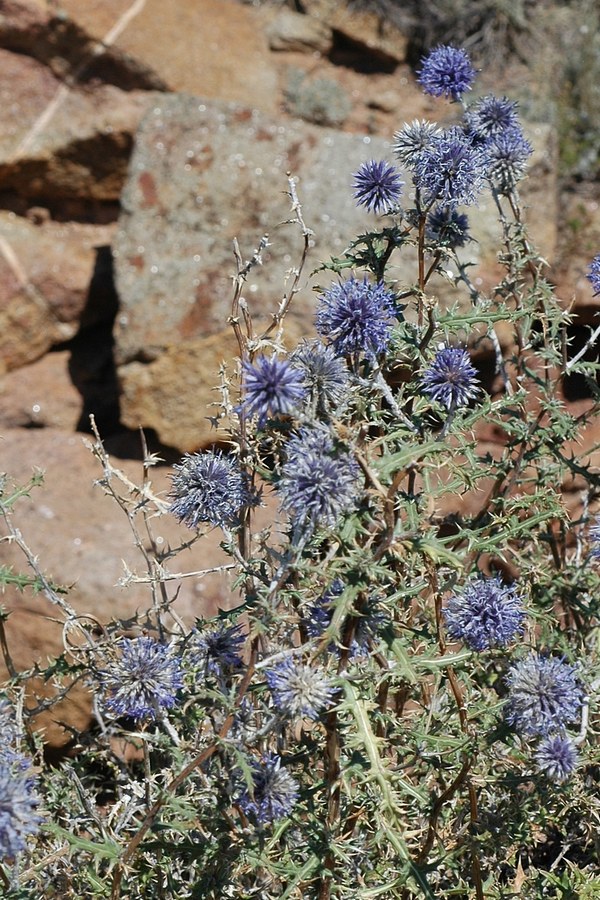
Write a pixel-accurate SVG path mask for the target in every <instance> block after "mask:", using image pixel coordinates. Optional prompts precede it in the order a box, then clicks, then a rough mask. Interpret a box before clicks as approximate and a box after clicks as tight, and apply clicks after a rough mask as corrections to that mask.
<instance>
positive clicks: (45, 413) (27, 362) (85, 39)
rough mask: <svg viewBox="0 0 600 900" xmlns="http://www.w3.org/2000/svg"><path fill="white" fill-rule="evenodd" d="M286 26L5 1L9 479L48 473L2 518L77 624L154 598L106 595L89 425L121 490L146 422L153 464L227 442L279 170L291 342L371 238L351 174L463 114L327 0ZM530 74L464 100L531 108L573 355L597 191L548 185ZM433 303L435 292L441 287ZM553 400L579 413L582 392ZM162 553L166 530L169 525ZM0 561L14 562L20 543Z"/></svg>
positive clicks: (35, 622)
mask: <svg viewBox="0 0 600 900" xmlns="http://www.w3.org/2000/svg"><path fill="white" fill-rule="evenodd" d="M303 8H304V10H305V14H300V13H297V12H293V11H292V10H291V9H290V8H288V7H287V6H285V5H282V4H266V5H260V6H250V5H246V4H243V3H240V2H236V0H195V2H190V0H161V2H159V0H134V2H131V0H87V2H85V3H81V2H80V0H0V98H1V101H2V104H1V105H2V110H3V114H4V115H3V118H4V121H3V126H4V127H3V129H2V133H1V135H0V375H1V381H0V435H1V437H0V469H1V470H2V471H6V472H8V473H9V474H10V476H11V477H12V478H15V479H16V480H21V479H26V478H27V477H28V475H29V474H30V473H31V470H32V468H33V467H35V466H37V467H40V468H42V469H44V470H45V471H46V481H45V485H44V487H42V488H39V489H36V490H35V491H34V493H33V494H32V497H31V499H30V500H27V501H25V502H23V503H22V504H21V506H20V507H19V510H18V514H17V523H18V525H19V527H20V528H21V530H22V531H23V533H24V534H25V535H26V537H27V539H28V541H29V544H30V546H31V548H32V550H33V552H34V553H35V554H37V555H38V556H39V558H40V562H41V564H42V566H43V567H44V569H45V570H46V571H47V572H48V573H49V574H50V575H51V576H52V577H53V578H54V580H55V581H56V582H58V583H61V584H69V585H72V591H71V594H70V600H71V602H72V603H73V605H74V606H75V607H76V608H77V609H78V610H80V611H81V612H87V611H89V610H93V611H94V614H95V615H96V616H98V618H100V619H103V620H104V619H108V618H110V617H113V616H123V617H126V616H128V615H130V614H132V613H133V612H134V611H135V610H136V609H142V608H144V607H146V606H147V605H148V602H149V601H148V589H147V586H146V585H144V584H133V585H129V586H128V587H127V588H124V587H118V586H116V584H117V582H118V580H119V578H120V577H121V575H122V573H123V564H122V562H121V560H122V559H124V560H125V562H126V564H127V565H128V566H129V567H132V568H133V567H138V568H139V565H140V559H139V556H136V551H135V548H134V546H133V542H132V537H131V532H130V529H129V526H128V523H127V520H126V518H125V517H124V516H123V514H122V513H120V512H119V510H118V509H116V507H114V505H113V506H112V507H111V501H110V500H109V499H108V498H106V497H104V496H103V495H102V490H101V489H100V488H98V487H94V485H93V482H94V480H95V479H98V478H99V477H100V476H101V474H102V473H101V470H100V467H99V464H98V462H97V460H95V459H94V458H93V456H92V454H91V452H90V451H89V449H87V448H86V447H85V446H84V442H83V437H84V434H85V433H86V432H87V431H89V415H90V414H91V413H93V414H94V415H95V418H96V421H97V423H98V426H99V429H100V432H101V433H102V435H103V436H104V438H105V439H106V446H107V449H108V450H109V451H110V452H111V453H112V454H114V457H115V459H116V460H117V464H118V466H119V467H120V468H121V469H122V470H123V472H124V473H125V474H126V475H127V476H129V477H130V478H131V479H133V480H139V479H140V478H141V463H140V461H139V460H140V439H139V434H138V431H137V430H138V428H139V427H140V426H141V427H143V428H144V429H145V430H146V433H147V435H148V441H149V443H150V445H151V448H152V449H156V450H158V451H159V452H160V454H161V456H162V457H163V458H164V460H165V463H166V464H172V463H173V462H174V461H175V460H177V459H178V458H179V456H180V454H181V452H182V451H190V450H194V449H197V448H200V447H202V446H206V445H207V444H209V443H211V442H213V441H215V440H216V439H218V437H219V434H218V433H216V432H215V431H214V430H211V426H210V423H209V421H208V418H207V417H208V416H210V414H211V411H212V410H211V404H212V403H214V401H215V392H214V385H215V382H216V378H217V373H218V370H219V366H220V363H221V361H222V360H224V359H229V360H231V359H232V358H233V356H234V355H235V345H234V342H233V338H232V335H231V333H230V331H229V330H228V328H227V325H226V320H227V316H228V312H229V307H230V302H231V294H232V288H231V276H232V275H233V274H234V273H235V259H234V256H233V252H232V242H233V240H234V238H237V240H238V241H239V245H240V248H241V252H242V254H243V256H244V257H245V258H247V257H248V256H249V255H250V254H251V253H252V251H253V249H254V248H255V247H256V246H257V244H258V242H259V240H260V238H261V236H262V235H263V234H265V233H268V234H269V236H270V238H269V239H270V244H271V246H270V247H269V249H268V250H267V251H266V252H265V254H264V263H265V265H264V266H263V268H261V269H260V270H256V277H255V278H254V279H253V281H252V282H250V283H249V284H248V288H247V292H246V298H247V300H248V302H249V304H250V305H251V309H252V313H253V316H254V317H255V319H256V321H257V322H260V321H268V319H269V316H270V314H271V313H272V312H273V311H274V309H276V307H277V304H278V302H279V300H280V298H281V292H282V287H283V285H284V281H285V276H286V272H287V271H288V270H289V269H290V267H292V266H294V265H296V264H297V262H298V260H299V258H300V252H301V247H302V241H301V236H300V233H299V231H298V230H297V229H296V228H294V227H292V226H291V225H286V224H282V223H285V222H286V220H287V219H288V218H289V199H288V197H287V195H286V190H287V176H286V173H287V172H291V173H293V175H294V176H295V177H296V178H297V179H298V192H299V195H300V200H301V202H302V203H303V207H304V216H305V219H306V222H307V224H308V225H309V227H310V228H312V229H313V231H314V239H313V241H312V242H311V254H310V258H309V261H308V264H307V267H306V270H305V272H306V273H307V274H306V277H305V278H304V280H303V282H302V285H301V288H302V289H301V291H300V293H299V295H298V297H297V302H296V304H295V306H294V308H293V310H292V313H291V316H290V320H289V329H288V336H289V339H291V340H294V341H295V340H297V339H298V337H299V336H301V335H303V334H309V333H310V331H311V327H312V310H313V305H314V293H313V291H312V288H313V287H314V286H315V284H318V283H319V278H320V279H321V280H322V279H323V278H324V275H323V274H321V275H320V276H312V277H311V276H310V275H309V274H308V273H310V272H311V271H312V270H313V269H315V268H316V267H317V266H318V265H319V263H320V261H322V260H324V259H327V258H328V257H329V256H331V255H336V254H339V253H340V252H341V251H342V250H343V249H344V247H345V246H346V245H347V243H348V242H349V240H350V239H351V238H352V237H353V236H354V235H355V234H356V233H358V232H360V231H361V230H364V229H366V228H368V227H369V224H373V220H372V218H371V217H369V216H368V215H367V214H366V213H363V212H360V211H359V210H357V209H356V207H355V205H354V202H353V200H352V194H351V189H350V185H351V177H352V173H353V171H355V170H356V169H357V167H358V166H359V165H360V163H361V162H363V161H364V160H365V159H368V158H373V157H374V158H379V157H383V156H388V157H389V156H390V142H391V138H392V135H393V132H394V131H395V130H396V129H398V128H399V127H401V125H402V124H403V122H404V121H408V120H411V119H413V118H415V117H421V116H422V117H426V118H431V119H438V120H440V121H450V120H451V119H452V117H453V115H454V111H453V109H452V107H451V106H450V105H447V104H445V103H443V102H438V101H433V100H431V99H428V98H425V97H424V96H423V95H422V93H421V91H420V90H418V89H417V87H416V85H415V80H414V74H413V71H412V68H411V66H410V65H409V62H408V59H409V56H410V42H409V37H408V36H407V35H405V34H403V33H402V32H401V31H399V30H397V29H396V28H394V27H392V26H391V25H390V24H389V23H386V22H385V21H384V22H382V21H380V20H379V19H378V18H377V16H375V15H374V14H372V13H368V12H357V11H356V10H355V11H354V12H349V11H348V10H347V9H346V8H345V6H344V5H343V4H340V3H337V2H329V0H303ZM530 77H535V76H531V75H530V74H528V73H527V71H526V70H525V68H524V66H523V65H522V64H521V63H518V62H515V63H514V65H513V66H511V68H510V69H509V70H506V71H502V70H501V71H500V72H499V70H498V68H497V67H496V68H495V69H494V71H490V72H485V71H484V72H483V73H482V81H481V86H480V87H481V90H490V89H493V90H494V91H495V92H496V93H502V92H506V93H509V94H511V96H516V97H517V98H518V99H520V100H521V101H522V106H523V109H524V110H526V111H527V116H528V118H527V121H526V123H525V125H526V130H527V134H528V137H529V139H530V140H531V142H532V143H533V145H534V148H535V154H534V157H533V159H532V167H531V177H530V179H529V180H528V181H527V182H526V184H525V186H524V189H523V199H524V202H525V204H526V205H527V207H528V210H527V217H528V221H529V224H530V228H531V233H532V235H533V237H534V240H535V241H536V243H537V245H538V246H539V247H540V248H541V251H542V253H543V254H544V256H545V257H546V258H547V259H548V261H549V263H550V264H551V266H552V268H551V274H552V277H553V279H554V281H555V283H556V285H557V290H558V293H559V296H560V297H561V298H562V300H563V301H564V303H565V305H567V306H569V307H571V308H572V310H573V312H574V314H575V315H576V317H577V318H576V325H575V327H574V329H573V336H574V337H575V338H576V339H578V340H579V339H582V337H583V336H584V334H585V332H584V330H583V326H585V325H589V324H590V323H591V322H592V321H593V320H594V318H593V317H594V316H595V315H596V313H597V311H598V302H597V299H596V300H594V298H593V297H592V294H591V289H590V286H589V284H588V282H587V281H586V279H585V269H586V266H587V264H588V263H589V260H590V259H591V258H592V256H593V255H595V254H596V253H598V252H600V207H599V203H598V200H599V197H600V190H599V186H598V184H597V183H595V184H594V183H590V184H579V185H577V186H573V185H570V186H569V189H568V190H566V189H565V188H564V185H562V184H561V182H560V179H559V178H558V173H557V158H556V142H555V140H554V137H553V128H552V122H551V120H550V118H548V117H546V118H545V117H544V115H542V114H540V113H539V109H544V108H545V104H544V103H541V104H536V103H535V102H532V98H534V97H535V96H538V95H539V94H540V92H542V93H543V91H544V89H545V86H544V84H543V83H542V82H543V79H540V78H539V76H538V81H537V82H535V81H534V82H533V83H531V82H530V81H529V80H528V79H529V78H530ZM536 109H537V110H538V112H536ZM490 206H491V205H490ZM472 230H473V232H474V233H476V234H477V236H478V241H479V242H478V243H477V244H473V245H472V246H471V248H470V251H469V252H470V253H472V261H473V262H474V264H475V266H476V268H475V270H474V277H475V279H477V281H478V283H479V284H480V285H482V286H483V287H485V286H486V285H491V284H493V283H494V280H495V277H496V275H497V271H498V269H497V261H496V247H497V231H496V226H495V223H494V218H493V210H492V209H491V208H490V207H488V208H486V207H485V206H483V207H482V208H481V209H480V210H479V211H478V212H477V213H474V215H473V222H472ZM402 265H404V266H405V268H402ZM410 265H411V261H410V260H408V261H407V262H406V263H404V264H399V266H398V269H397V272H396V274H397V277H398V279H399V280H403V279H408V280H411V281H412V277H413V276H412V269H411V267H410ZM432 289H433V290H434V291H436V292H437V293H438V294H439V295H440V298H441V299H442V300H444V299H449V298H450V297H449V294H448V288H447V287H446V286H445V284H443V283H441V282H440V283H439V284H434V285H433V286H432ZM567 399H568V400H569V402H574V403H581V402H585V400H582V399H581V396H580V392H578V387H577V385H575V386H574V387H573V390H572V396H570V397H568V398H567ZM487 437H489V438H490V439H493V435H490V436H487ZM593 444H594V436H593V435H592V436H590V446H592V445H593ZM168 472H169V469H168V465H163V466H159V467H157V468H155V469H154V470H153V472H152V476H153V481H154V485H155V489H156V490H157V491H159V492H160V491H163V492H164V491H166V490H168V486H169V480H168ZM157 535H158V537H159V538H160V540H161V541H162V542H171V543H174V542H176V541H177V540H178V539H181V538H182V537H183V536H182V534H181V529H179V528H178V527H177V526H176V524H174V523H173V522H169V521H167V518H166V517H165V518H163V519H161V520H160V521H159V523H158V525H157ZM218 543H219V538H218V536H217V535H215V536H214V537H212V538H211V539H209V541H208V543H207V544H205V545H203V546H202V548H193V549H191V550H189V551H187V552H186V553H185V554H184V555H183V556H182V557H180V559H181V567H182V568H183V567H185V568H186V570H187V571H194V570H197V569H200V568H204V567H205V566H207V565H213V564H214V563H215V562H218V561H219V560H220V553H221V551H220V550H219V547H218ZM1 550H2V561H3V562H8V563H9V564H13V565H15V566H16V567H17V568H23V566H24V562H23V560H22V559H21V558H20V557H19V554H18V553H17V551H16V548H14V547H9V546H7V544H3V545H1ZM228 599H229V598H228V593H227V585H226V581H225V580H224V579H223V578H219V577H217V576H214V577H212V578H210V579H205V580H202V581H200V582H199V581H198V580H197V579H187V580H185V581H184V583H183V586H182V588H181V591H180V593H179V596H178V599H177V608H178V610H179V612H180V614H181V615H183V616H184V617H185V618H186V619H188V620H191V619H193V617H194V616H196V615H200V614H203V613H205V614H206V613H210V612H212V611H214V609H215V608H216V607H217V606H219V605H226V604H227V602H228ZM4 601H5V603H6V605H7V606H8V608H9V609H11V615H10V617H9V620H8V624H7V629H8V633H9V640H10V642H11V646H13V647H15V648H16V649H15V662H16V664H17V665H18V667H21V666H26V665H29V664H30V663H31V660H32V659H33V658H35V657H41V658H43V657H44V656H45V655H46V654H47V653H48V652H51V651H56V649H57V648H59V647H60V646H61V641H62V637H61V629H60V627H59V626H58V625H57V624H55V622H54V619H55V616H54V611H53V609H52V608H51V607H50V606H49V605H47V604H46V603H45V601H44V600H42V599H40V598H39V597H34V598H24V597H23V596H20V595H11V594H10V593H7V594H6V596H5V598H4ZM80 699H81V709H80V712H81V716H82V717H84V718H85V716H87V712H88V709H87V699H86V698H85V696H82V697H81V698H80ZM55 718H56V716H55ZM46 724H47V725H48V723H46ZM49 727H50V726H49ZM51 727H53V728H54V731H53V732H52V735H51V737H52V740H54V741H58V742H60V740H61V737H60V734H61V732H60V729H56V728H55V727H54V726H51Z"/></svg>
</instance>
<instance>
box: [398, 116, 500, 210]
mask: <svg viewBox="0 0 600 900" xmlns="http://www.w3.org/2000/svg"><path fill="white" fill-rule="evenodd" d="M486 147H487V145H486ZM486 147H481V146H478V145H475V144H473V142H472V141H471V140H470V139H469V138H468V136H467V135H466V134H465V133H464V132H463V131H461V130H460V129H459V128H448V129H447V130H446V131H444V132H442V133H441V134H440V135H438V136H437V137H435V138H433V139H432V141H431V143H430V145H429V147H428V148H427V149H426V150H425V151H423V153H421V155H420V156H419V158H418V159H417V161H416V164H415V176H414V180H415V185H416V187H417V188H418V189H419V190H420V191H421V193H422V194H423V199H424V200H425V202H426V203H433V202H434V201H435V200H438V201H439V202H440V203H441V204H443V205H444V206H457V205H459V204H465V205H469V204H473V203H476V202H477V198H478V195H479V193H480V192H481V190H482V189H483V187H484V185H485V176H486V175H487V172H488V166H487V155H486Z"/></svg>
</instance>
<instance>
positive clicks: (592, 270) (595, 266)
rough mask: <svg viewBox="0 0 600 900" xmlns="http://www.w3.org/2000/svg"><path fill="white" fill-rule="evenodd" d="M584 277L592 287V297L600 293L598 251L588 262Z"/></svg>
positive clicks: (599, 258)
mask: <svg viewBox="0 0 600 900" xmlns="http://www.w3.org/2000/svg"><path fill="white" fill-rule="evenodd" d="M586 278H587V279H588V281H589V282H590V284H591V285H592V288H593V289H594V297H595V296H596V294H600V253H598V255H597V256H595V257H594V258H593V260H592V261H591V263H590V264H589V266H588V270H587V275H586Z"/></svg>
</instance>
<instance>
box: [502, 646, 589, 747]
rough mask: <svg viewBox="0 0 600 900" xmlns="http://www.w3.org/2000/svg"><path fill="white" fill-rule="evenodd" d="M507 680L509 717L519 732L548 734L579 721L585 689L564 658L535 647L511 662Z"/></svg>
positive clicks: (562, 729) (507, 716) (561, 730)
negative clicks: (522, 656) (515, 661)
mask: <svg viewBox="0 0 600 900" xmlns="http://www.w3.org/2000/svg"><path fill="white" fill-rule="evenodd" d="M506 681H507V684H508V701H507V713H506V719H507V721H508V722H509V724H511V725H512V726H513V727H514V728H515V730H516V731H517V732H519V734H521V735H524V736H525V735H538V734H539V735H543V736H546V735H548V734H552V733H553V732H563V731H564V728H565V725H567V724H568V723H569V722H574V721H576V719H577V716H578V714H579V711H580V709H581V704H582V700H583V691H582V689H581V686H580V684H579V681H578V678H577V672H576V670H575V667H574V666H571V665H569V663H567V662H565V661H564V660H563V659H559V658H557V657H554V656H540V655H539V654H538V653H535V652H533V651H532V652H531V653H530V654H529V656H526V657H525V659H523V660H521V661H520V662H517V663H515V665H513V666H511V668H510V669H509V671H508V675H507V677H506Z"/></svg>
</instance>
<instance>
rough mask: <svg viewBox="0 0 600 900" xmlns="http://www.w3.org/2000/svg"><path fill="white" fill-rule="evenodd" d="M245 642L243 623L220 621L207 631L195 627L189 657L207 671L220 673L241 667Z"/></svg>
mask: <svg viewBox="0 0 600 900" xmlns="http://www.w3.org/2000/svg"><path fill="white" fill-rule="evenodd" d="M245 642H246V636H245V634H244V632H243V631H242V626H241V625H226V624H225V623H224V622H220V623H219V624H218V625H216V626H215V627H214V628H209V629H208V630H207V631H196V630H195V629H194V631H193V632H192V633H191V635H190V640H189V644H188V653H189V658H190V661H191V662H192V663H193V664H194V665H197V666H202V667H203V668H204V669H205V670H206V672H207V673H211V674H213V675H220V674H222V673H223V671H227V670H231V669H239V668H240V667H241V666H242V665H243V663H242V656H241V651H242V649H243V647H244V644H245Z"/></svg>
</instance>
